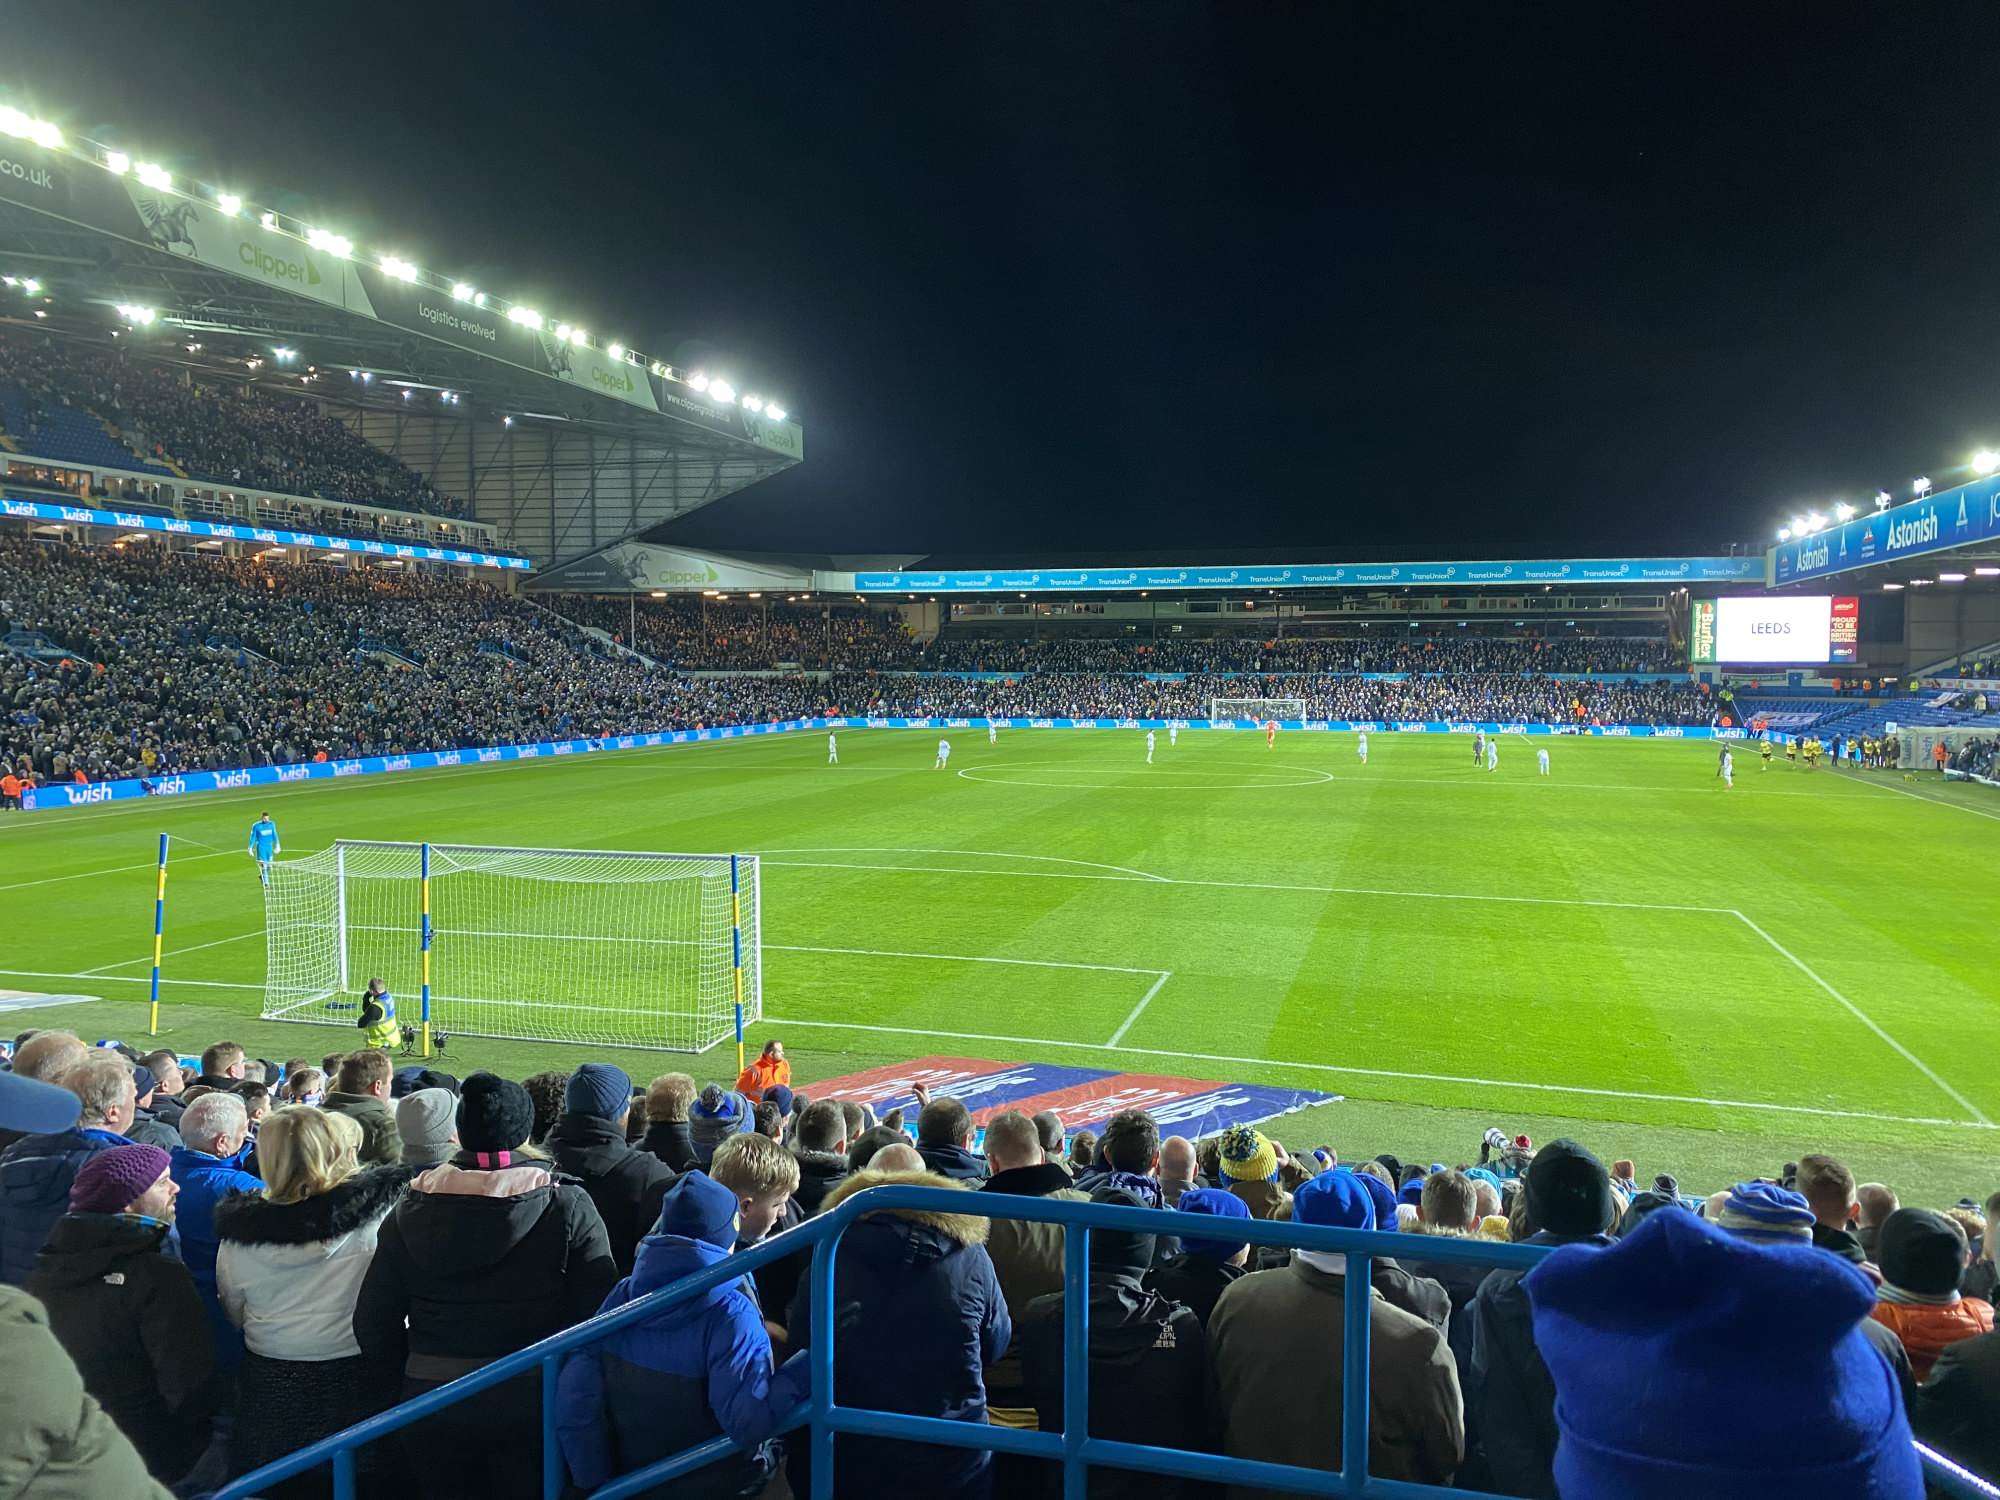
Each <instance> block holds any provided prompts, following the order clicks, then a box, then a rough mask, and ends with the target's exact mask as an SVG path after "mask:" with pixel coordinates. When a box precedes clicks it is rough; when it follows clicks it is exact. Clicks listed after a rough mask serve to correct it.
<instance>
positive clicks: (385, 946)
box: [263, 839, 763, 1052]
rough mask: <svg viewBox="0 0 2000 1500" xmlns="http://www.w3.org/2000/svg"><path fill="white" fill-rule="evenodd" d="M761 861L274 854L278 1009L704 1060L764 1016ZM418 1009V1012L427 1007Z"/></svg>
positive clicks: (466, 850)
mask: <svg viewBox="0 0 2000 1500" xmlns="http://www.w3.org/2000/svg"><path fill="white" fill-rule="evenodd" d="M760 873H761V872H760V866H759V862H758V859H757V857H756V856H755V855H751V854H681V853H666V852H658V851H650V850H633V849H555V848H527V847H522V846H518V845H505V844H426V843H415V842H397V841H388V840H371V839H342V840H339V841H338V842H336V843H335V844H333V845H332V846H331V847H330V848H327V849H324V850H321V851H319V852H317V853H314V854H310V855H306V856H304V857H302V858H298V859H289V860H280V861H277V862H276V863H274V864H273V866H272V869H271V881H270V884H269V885H268V886H267V887H266V889H265V930H266V974H265V990H264V1008H263V1015H264V1016H265V1018H266V1019H272V1020H297V1021H318V1022H323V1023H329V1024H348V1025H352V1024H354V1022H355V1021H356V1020H357V1019H358V1018H359V1002H360V996H361V993H362V991H363V990H364V989H365V988H366V987H367V984H368V981H369V980H371V979H381V980H382V981H383V982H384V983H385V985H386V986H387V987H388V989H389V992H390V994H391V996H392V997H394V998H395V999H396V1000H397V1001H398V1002H400V1003H399V1014H398V1017H397V1019H398V1020H399V1021H400V1022H402V1023H403V1024H404V1025H405V1026H406V1027H411V1026H416V1027H422V1028H423V1035H424V1036H425V1037H426V1038H428V1037H429V1036H430V1034H431V1031H432V1029H433V1028H434V1029H435V1030H437V1031H440V1032H458V1033H466V1034H471V1035H479V1036H494V1037H513V1038H519V1039H523V1040H530V1041H558V1042H585V1043H608V1044H614V1045H619V1046H629V1047H659V1048H665V1049H669V1050H676V1051H693V1052H702V1051H706V1050H708V1049H709V1048H710V1047H713V1046H715V1045H716V1044H717V1043H718V1042H722V1041H726V1040H728V1039H729V1038H730V1037H731V1036H737V1037H738V1038H739V1039H740V1035H741V1028H742V1027H743V1026H746V1025H748V1024H750V1023H751V1022H753V1021H756V1020H758V1019H760V1018H761V1016H762V1012H763V981H762V970H763V965H762V961H761V954H762V942H761V932H762V906H761V901H760V900H759V897H760V894H761V891H760V880H759V876H760ZM413 1001H414V1002H415V1004H414V1006H413V1005H412V1003H411V1002H413Z"/></svg>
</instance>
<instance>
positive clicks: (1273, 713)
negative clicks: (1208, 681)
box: [1208, 698, 1306, 724]
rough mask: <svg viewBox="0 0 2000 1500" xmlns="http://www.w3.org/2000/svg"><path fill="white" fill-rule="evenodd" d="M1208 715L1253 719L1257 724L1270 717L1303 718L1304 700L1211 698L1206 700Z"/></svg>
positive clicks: (1304, 710) (1212, 716) (1264, 722)
mask: <svg viewBox="0 0 2000 1500" xmlns="http://www.w3.org/2000/svg"><path fill="white" fill-rule="evenodd" d="M1208 716H1209V717H1210V718H1211V719H1255V720H1256V721H1257V722H1258V723H1259V724H1267V723H1269V722H1270V721H1271V720H1272V719H1303V718H1304V717H1305V716H1306V700H1305V699H1303V698H1211V699H1209V700H1208Z"/></svg>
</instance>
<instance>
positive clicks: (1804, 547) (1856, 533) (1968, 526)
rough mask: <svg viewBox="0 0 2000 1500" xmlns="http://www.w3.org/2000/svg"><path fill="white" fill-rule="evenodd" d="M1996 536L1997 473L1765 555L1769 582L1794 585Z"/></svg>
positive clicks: (1999, 519) (1999, 532) (1999, 512)
mask: <svg viewBox="0 0 2000 1500" xmlns="http://www.w3.org/2000/svg"><path fill="white" fill-rule="evenodd" d="M1994 537H2000V474H1995V475H1992V476H1990V477H1988V478H1986V479H1975V480H1973V481H1972V483H1970V484H1962V485H1960V486H1959V487H1958V488H1957V489H1955V490H1946V491H1945V492H1944V493H1943V494H1940V495H1931V496H1928V497H1926V498H1925V499H1922V500H1912V501H1910V502H1909V503H1908V504H1905V505H1897V506H1892V507H1891V508H1890V509H1888V510H1885V511H1881V512H1878V513H1877V514H1875V515H1872V516H1859V517H1857V518H1855V519H1854V520H1852V521H1845V522H1843V523H1841V524H1840V525H1838V526H1834V527H1831V528H1829V529H1828V530H1826V531H1822V532H1820V533H1819V534H1818V535H1817V536H1809V537H1804V538H1801V539H1800V540H1798V541H1793V542H1786V543H1785V544H1784V545H1782V546H1780V547H1777V548H1775V549H1773V551H1772V553H1771V577H1772V580H1773V581H1774V582H1775V583H1799V582H1802V581H1804V580H1805V579H1808V578H1824V577H1826V576H1827V575H1828V574H1831V573H1847V572H1851V571H1853V570H1854V569H1855V568H1870V567H1874V566H1875V565H1876V564H1877V563H1885V562H1896V561H1897V560H1899V559H1901V558H1906V557H1909V558H1915V557H1922V556H1924V555H1925V554H1926V553H1930V552H1945V551H1948V550H1950V549H1951V548H1953V547H1963V546H1965V545H1966V544H1967V543H1968V542H1981V541H1987V540H1990V539H1991V538H1994Z"/></svg>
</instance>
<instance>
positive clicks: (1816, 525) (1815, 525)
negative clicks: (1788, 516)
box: [1806, 511, 1826, 531]
mask: <svg viewBox="0 0 2000 1500" xmlns="http://www.w3.org/2000/svg"><path fill="white" fill-rule="evenodd" d="M1806 524H1807V525H1808V526H1810V527H1811V528H1812V529H1813V530H1814V531H1824V530H1826V517H1825V516H1823V515H1821V514H1820V513H1819V512H1818V511H1813V512H1812V513H1811V514H1810V515H1808V516H1807V517H1806Z"/></svg>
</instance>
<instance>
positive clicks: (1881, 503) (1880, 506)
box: [1875, 490, 1889, 510]
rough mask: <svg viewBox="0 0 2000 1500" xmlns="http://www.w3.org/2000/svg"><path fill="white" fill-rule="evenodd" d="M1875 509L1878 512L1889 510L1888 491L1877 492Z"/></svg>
mask: <svg viewBox="0 0 2000 1500" xmlns="http://www.w3.org/2000/svg"><path fill="white" fill-rule="evenodd" d="M1875 508H1876V509H1877V510H1887V509H1888V508H1889V492H1888V491H1887V490H1877V491H1876V492H1875Z"/></svg>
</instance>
